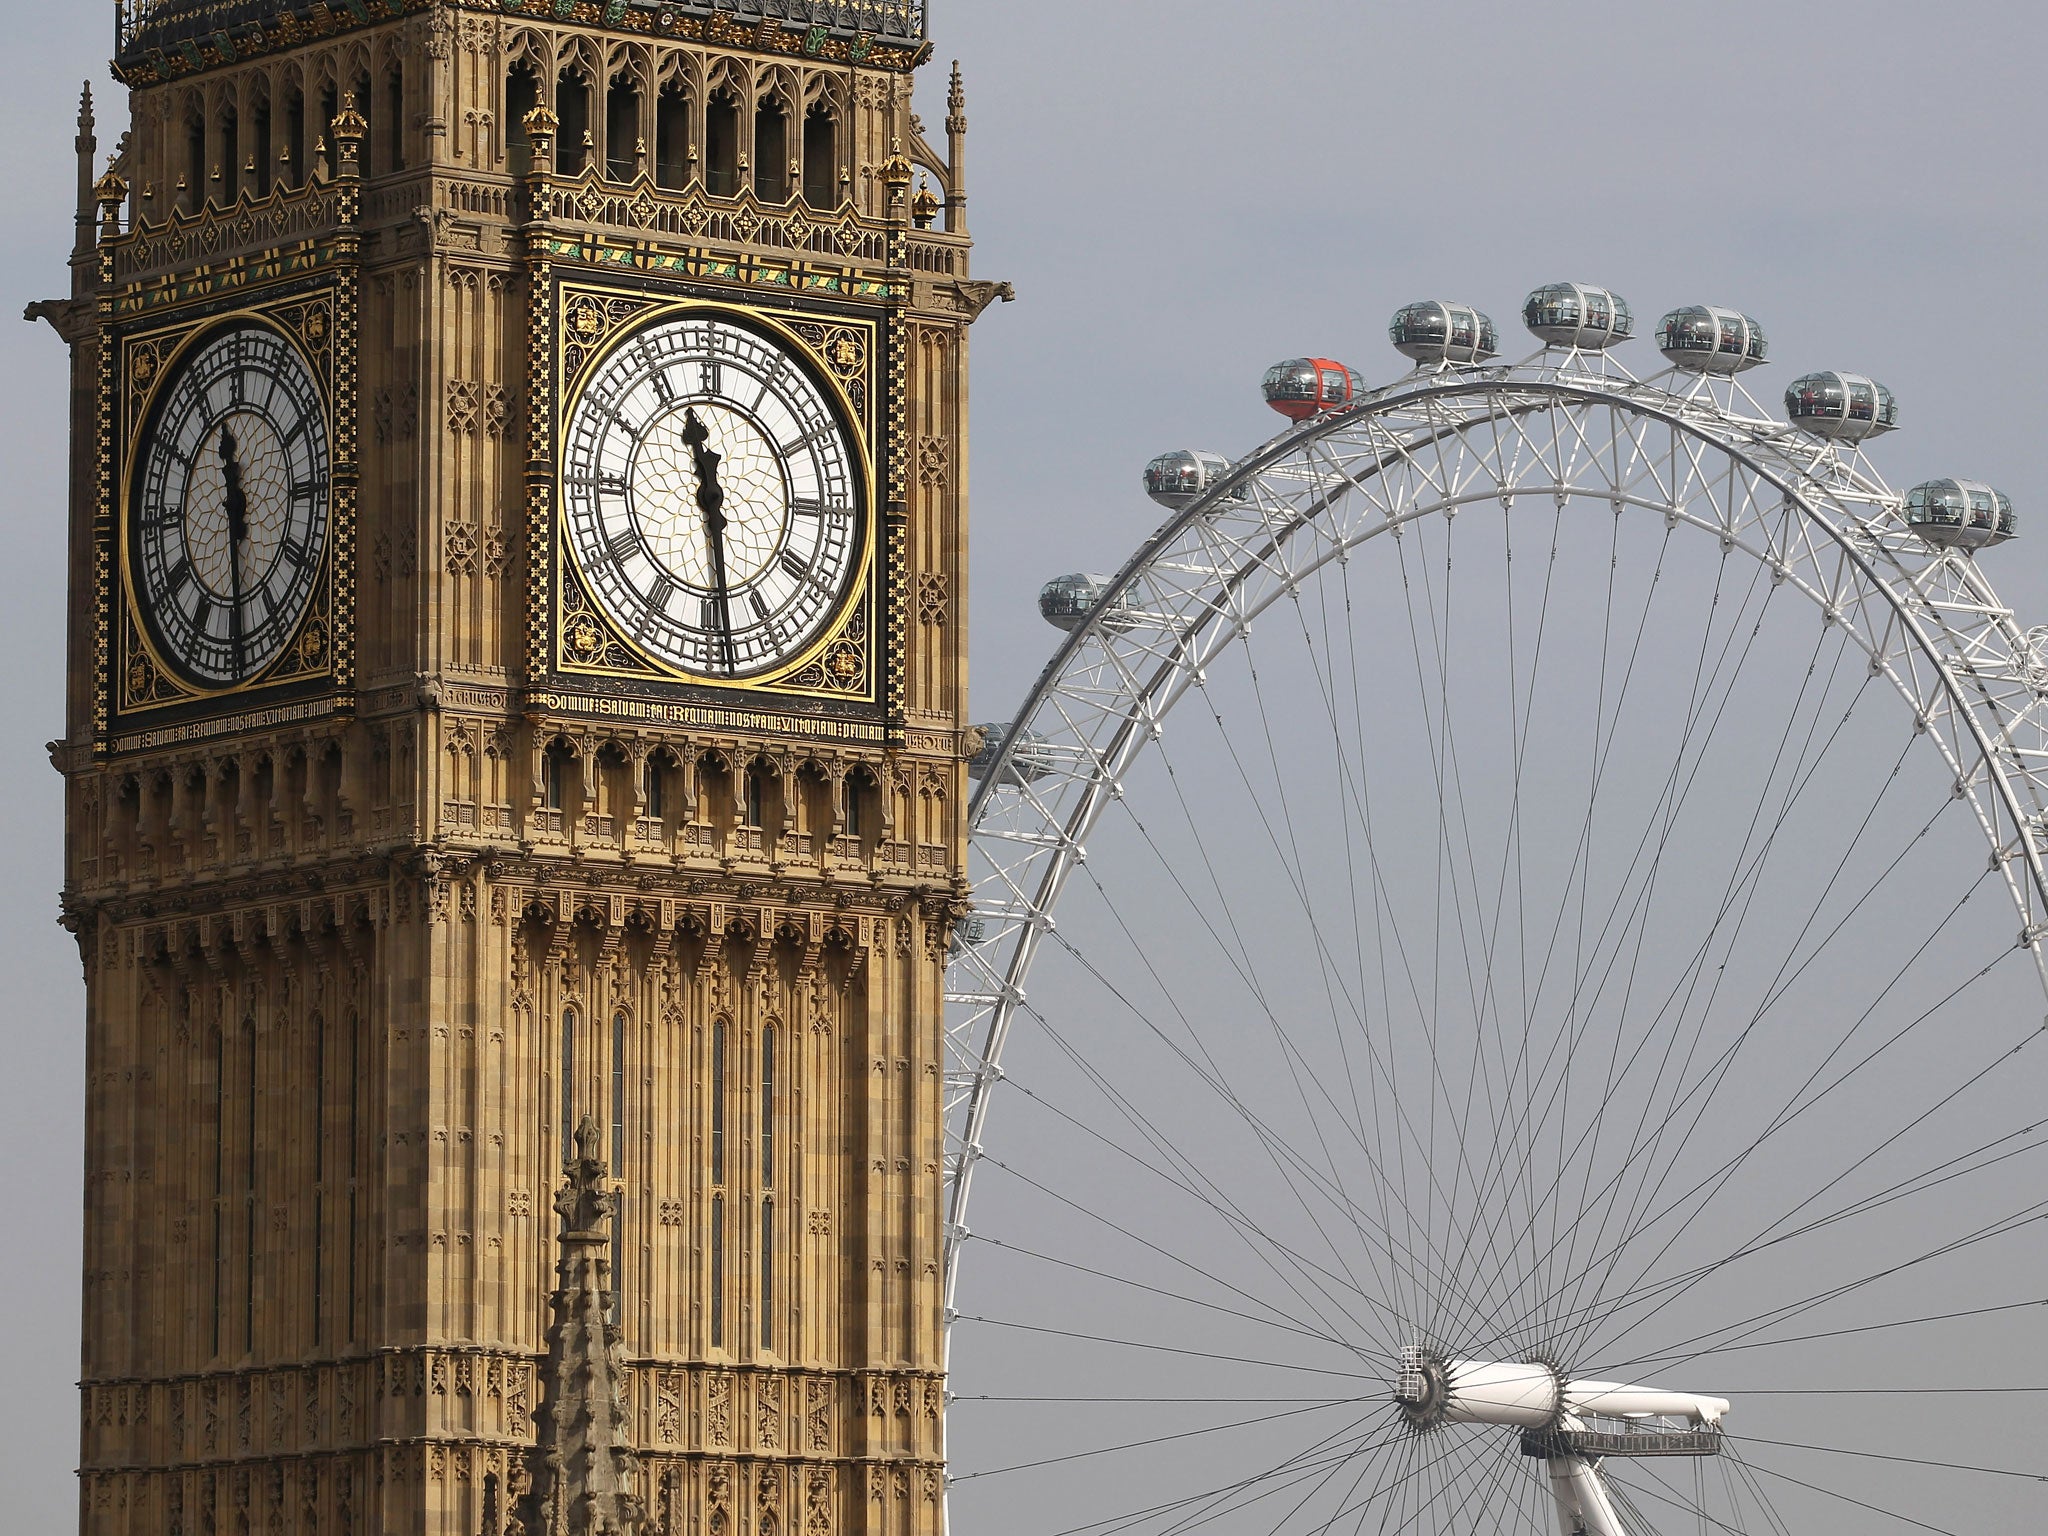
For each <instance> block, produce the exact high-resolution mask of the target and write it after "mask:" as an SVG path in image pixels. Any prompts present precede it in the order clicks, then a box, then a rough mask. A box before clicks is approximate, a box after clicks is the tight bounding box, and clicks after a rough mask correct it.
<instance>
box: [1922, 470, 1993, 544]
mask: <svg viewBox="0 0 2048 1536" xmlns="http://www.w3.org/2000/svg"><path fill="white" fill-rule="evenodd" d="M1906 522H1907V524H1908V525H1909V526H1910V527H1911V528H1912V529H1913V531H1914V532H1915V533H1917V534H1919V535H1920V537H1921V538H1923V539H1925V540H1926V541H1927V542H1928V543H1930V544H1933V545H1936V546H1938V547H1939V548H1942V549H1982V548H1983V547H1984V546H1985V545H1987V544H2003V543H2004V542H2005V541H2006V540H2007V539H2009V538H2012V537H2013V536H2014V535H2015V534H2016V533H2018V532H2019V524H2018V520H2017V519H2016V518H2015V517H2014V516H2013V511H2012V499H2011V498H2010V497H2008V496H2007V495H2006V494H2005V493H2004V492H2003V491H2000V490H1996V489H1994V488H1993V487H1991V486H1988V485H1985V484H1984V483H1983V482H1982V481H1978V480H1929V481H1928V482H1926V483H1925V484H1924V485H1916V486H1914V487H1913V489H1912V490H1910V491H1908V492H1907V493H1906Z"/></svg>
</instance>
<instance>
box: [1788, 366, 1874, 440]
mask: <svg viewBox="0 0 2048 1536" xmlns="http://www.w3.org/2000/svg"><path fill="white" fill-rule="evenodd" d="M1785 414H1786V416H1788V417H1789V418H1790V419H1791V422H1792V425H1793V426H1795V427H1798V428H1799V429H1800V430H1801V431H1803V432H1811V433H1812V434H1813V435H1814V436H1815V437H1826V438H1832V439H1834V440H1835V441H1836V442H1842V443H1860V442H1862V441H1863V439H1864V438H1866V437H1875V436H1877V435H1878V433H1880V432H1889V431H1891V430H1892V428H1894V427H1896V426H1897V425H1898V424H1899V402H1898V401H1897V400H1895V399H1893V398H1892V392H1891V391H1890V390H1888V389H1886V388H1885V387H1884V386H1883V385H1882V384H1880V383H1878V382H1877V381H1876V380H1875V379H1866V378H1864V377H1863V375H1862V374H1860V373H1805V374H1801V375H1800V376H1799V377H1798V378H1796V379H1794V380H1793V381H1792V383H1791V386H1790V387H1789V388H1788V389H1787V390H1786V391H1785Z"/></svg>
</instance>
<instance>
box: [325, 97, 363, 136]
mask: <svg viewBox="0 0 2048 1536" xmlns="http://www.w3.org/2000/svg"><path fill="white" fill-rule="evenodd" d="M369 132H370V121H369V119H368V118H366V117H364V116H363V114H362V113H361V112H359V111H357V110H356V93H355V92H354V91H345V92H343V93H342V98H341V110H340V111H339V112H337V113H335V114H334V139H335V142H336V143H337V144H346V143H347V142H348V141H349V140H350V139H354V140H356V141H357V142H358V143H360V142H362V140H363V139H364V138H365V137H366V136H367V135H368V134H369Z"/></svg>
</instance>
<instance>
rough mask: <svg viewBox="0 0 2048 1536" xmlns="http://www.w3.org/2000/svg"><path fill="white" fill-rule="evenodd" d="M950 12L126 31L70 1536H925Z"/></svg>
mask: <svg viewBox="0 0 2048 1536" xmlns="http://www.w3.org/2000/svg"><path fill="white" fill-rule="evenodd" d="M924 13H925V6H924V4H923V3H922V0H126V4H125V5H124V7H123V11H122V15H121V19H120V30H119V35H118V39H117V51H116V60H115V72H116V75H117V76H118V78H119V79H120V81H121V82H122V83H123V84H125V85H126V87H127V88H128V90H129V92H130V100H131V107H132V129H131V132H130V134H129V136H128V137H127V138H126V139H124V141H123V143H122V145H121V148H120V152H119V153H118V154H117V155H116V156H115V157H114V158H113V160H112V163H111V165H110V167H109V168H108V169H106V170H105V172H104V174H101V175H98V178H97V180H95V179H94V175H95V173H96V172H97V171H98V169H99V168H98V166H97V165H96V164H94V163H93V162H92V155H93V153H94V149H93V142H92V130H91V122H90V110H89V108H88V111H87V113H86V115H85V118H84V120H83V122H82V126H81V133H80V140H79V150H80V156H81V177H80V180H81V195H80V232H79V240H78V243H77V247H76V249H75V251H74V256H73V262H72V272H73V282H72V293H71V296H70V297H69V298H68V299H67V300H62V301H56V302H53V303H50V304H46V305H40V306H37V307H36V311H35V312H36V313H38V314H41V315H43V316H44V317H46V318H49V319H51V320H52V321H53V322H54V323H55V324H56V326H57V328H58V329H59V331H60V332H61V333H62V334H63V336H64V338H65V340H66V341H68V342H69V343H70V345H71V348H72V356H73V399H74V402H75V407H74V426H73V433H74V452H73V460H72V462H73V466H74V468H73V490H72V500H71V514H70V527H71V543H70V548H71V551H72V559H71V635H70V656H71V677H70V688H69V694H68V699H69V718H68V720H67V722H66V729H65V734H64V738H63V740H62V741H61V742H59V743H57V744H55V745H54V747H53V753H54V755H55V757H56V759H57V761H58V766H59V767H60V768H61V770H62V771H63V773H64V776H65V779H66V795H67V801H66V825H67V833H68V846H67V855H66V869H65V885H64V913H65V921H66V923H67V925H68V926H69V927H70V928H71V929H72V930H73V932H74V933H75V934H76V936H77V939H78V943H79V946H80V951H81V954H82V956H83V959H84V965H85V975H86V982H87V999H88V1000H87V1018H86V1041H87V1085H86V1088H87V1118H86V1188H85V1204H86V1216H85V1254H84V1318H85V1326H84V1335H85V1336H84V1344H83V1368H82V1376H83V1392H84V1405H83V1419H82V1423H83V1444H82V1450H81V1457H82V1470H81V1484H82V1486H81V1527H82V1529H84V1530H86V1531H89V1532H95V1533H97V1532H105V1533H110V1536H111V1533H116V1532H118V1533H123V1536H129V1533H132V1536H144V1533H149V1536H161V1533H174V1536H215V1533H223V1536H225V1533H243V1532H264V1533H268V1532H294V1533H307V1536H312V1533H320V1536H372V1533H374V1536H385V1533H400V1532H421V1533H434V1536H472V1533H476V1532H483V1533H485V1536H501V1533H504V1532H508V1531H511V1530H514V1529H520V1530H523V1531H526V1532H529V1533H531V1532H537V1531H542V1530H545V1531H550V1532H556V1531H559V1532H562V1533H567V1532H570V1531H584V1530H592V1531H595V1530H597V1529H599V1528H603V1529H614V1528H619V1529H628V1528H630V1527H631V1526H632V1525H634V1524H638V1525H639V1527H640V1528H641V1529H644V1530H646V1531H650V1532H662V1533H676V1536H785V1533H790V1536H795V1533H798V1532H800V1533H801V1536H859V1533H866V1532H888V1533H890V1536H936V1533H937V1532H939V1531H940V1529H941V1527H942V1523H943V1510H944V1489H943V1466H944V1454H945V1446H944V1419H945V1386H944V1381H943V1379H942V1375H941V1368H942V1338H943V1327H944V1319H943V1315H942V1301H941V1278H942V1277H941V1274H940V1266H941V1263H942V1248H943V1243H942V1232H941V1228H940V1223H941V1219H942V1218H941V1204H940V1190H941V1178H942V1157H943V1153H942V1104H943V1097H944V1086H945V1084H944V1061H943V1039H942V990H943V968H944V962H945V956H946V952H947V947H948V944H949V941H950V937H951V930H952V925H953V923H954V921H955V919H956V918H957V917H958V916H959V915H960V913H961V911H962V906H963V901H964V897H965V885H964V878H963V871H964V823H963V817H962V811H963V808H964V793H965V781H964V772H965V770H964V760H965V753H966V749H967V745H968V743H967V740H966V732H965V729H964V725H963V714H962V711H963V709H964V705H965V689H966V662H965V652H964V643H963V642H964V625H963V620H964V617H965V615H964V611H963V609H964V592H963V582H964V577H965V553H964V551H965V535H966V468H967V454H966V443H967V435H966V434H967V372H966V363H967V357H966V338H967V328H968V326H969V325H970V324H971V322H972V321H973V320H974V319H975V317H976V316H977V315H979V313H980V312H981V311H982V309H983V308H984V307H985V306H986V305H987V304H989V303H990V302H991V301H992V300H993V299H995V298H996V297H999V296H1000V297H1005V298H1007V297H1008V290H1007V288H1005V287H1002V286H1001V285H997V284H993V283H988V282H980V281H976V280H974V279H972V278H971V277H970V276H969V273H968V248H969V241H968V238H967V232H966V196H965V189H964V184H963V171H964V153H963V149H964V139H965V132H966V121H965V116H964V107H963V98H962V93H961V88H960V82H959V76H958V72H957V71H955V73H954V76H953V78H952V81H951V82H950V90H949V91H948V94H947V96H946V100H945V103H944V117H943V122H942V131H940V132H936V133H934V132H933V131H932V130H931V129H929V128H928V127H927V126H926V124H925V123H924V121H923V120H922V119H920V117H919V116H918V115H917V114H916V113H915V112H914V111H913V110H912V85H913V78H914V76H915V74H916V71H917V70H918V68H919V66H921V65H922V64H923V63H924V62H925V61H926V59H927V57H928V55H929V53H930V46H929V44H928V43H927V41H926V37H925V14H924ZM565 1170H573V1178H572V1179H571V1182H570V1183H569V1184H568V1185H567V1186H566V1187H565V1185H564V1179H565ZM558 1213H559V1214H558ZM558 1260H559V1264H558ZM572 1271H573V1274H574V1276H575V1277H580V1278H577V1279H575V1282H574V1284H570V1279H569V1277H571V1274H572ZM565 1286H566V1287H567V1289H564V1288H563V1287H565ZM579 1287H580V1288H579ZM578 1298H581V1299H580V1300H579V1299H578ZM551 1304H552V1305H551ZM551 1315H552V1316H553V1317H554V1319H555V1321H554V1323H553V1324H551V1322H550V1318H551ZM564 1319H569V1321H564ZM578 1319H580V1321H577V1320H578ZM572 1324H573V1326H574V1328H575V1329H579V1330H581V1331H580V1332H578V1333H577V1334H576V1336H577V1337H578V1338H586V1339H587V1338H593V1337H594V1338H597V1340H598V1343H597V1344H596V1345H595V1346H590V1347H597V1348H599V1349H600V1350H601V1352H602V1353H604V1354H605V1356H606V1359H607V1362H608V1363H607V1364H606V1365H605V1367H604V1369H602V1370H599V1371H595V1372H594V1373H593V1371H592V1370H590V1369H584V1368H581V1367H579V1366H577V1365H576V1363H575V1361H574V1360H573V1359H572V1358H568V1356H567V1355H565V1351H570V1350H571V1344H570V1342H569V1332H570V1331H571V1327H572ZM593 1329H594V1330H596V1332H595V1333H594V1334H593V1333H592V1332H591V1330H593ZM595 1378H601V1379H602V1380H603V1381H604V1382H605V1383H606V1384H607V1386H606V1391H607V1393H608V1394H609V1401H610V1402H614V1403H616V1404H618V1405H619V1407H620V1410H621V1412H620V1414H619V1415H618V1416H616V1418H609V1417H608V1419H607V1424H606V1426H605V1427H604V1431H603V1433H602V1434H601V1435H600V1436H599V1437H598V1438H599V1439H601V1440H602V1441H603V1443H604V1444H605V1445H606V1446H608V1447H610V1446H616V1447H617V1452H616V1456H617V1459H616V1461H615V1462H613V1463H610V1465H611V1466H612V1468H613V1471H614V1472H615V1473H617V1474H618V1476H619V1477H620V1478H622V1479H623V1481H622V1482H620V1483H619V1485H618V1487H617V1489H615V1490H614V1495H608V1497H613V1498H614V1502H613V1503H607V1504H603V1506H602V1507H603V1509H604V1510H607V1511H610V1510H614V1509H616V1510H621V1511H626V1512H627V1513H626V1515H625V1516H624V1517H623V1518H624V1519H625V1521H626V1523H625V1525H622V1526H618V1527H614V1526H613V1525H611V1524H607V1523H605V1522H604V1521H603V1520H600V1519H598V1518H597V1513H596V1512H597V1511H598V1510H599V1508H600V1502H601V1501H600V1500H599V1499H598V1498H597V1496H596V1495H595V1494H591V1495H590V1496H589V1497H580V1496H578V1494H577V1489H578V1487H579V1486H580V1485H579V1484H578V1483H577V1481H576V1480H577V1479H578V1478H579V1477H581V1476H583V1473H582V1472H580V1471H578V1470H577V1469H578V1467H579V1466H580V1465H582V1463H583V1462H585V1461H588V1460H590V1459H591V1456H592V1455H594V1452H590V1451H589V1449H588V1445H589V1444H595V1443H596V1442H595V1441H590V1442H588V1443H587V1444H586V1443H585V1442H578V1444H583V1445H584V1450H583V1451H581V1452H578V1451H576V1449H575V1447H573V1446H571V1445H570V1443H569V1442H568V1441H567V1440H566V1439H564V1438H563V1437H564V1436H565V1435H566V1434H567V1431H566V1430H565V1429H564V1428H563V1426H564V1425H565V1424H567V1423H569V1422H570V1421H571V1420H572V1419H573V1420H575V1421H576V1422H577V1423H581V1424H584V1425H585V1427H586V1429H587V1428H588V1427H589V1424H590V1423H591V1422H592V1421H591V1418H590V1415H589V1413H588V1412H587V1411H586V1409H587V1406H588V1405H583V1406H582V1407H579V1406H578V1405H576V1404H574V1403H572V1402H570V1401H568V1400H567V1398H566V1397H565V1394H571V1395H573V1392H574V1390H576V1389H575V1388H574V1387H573V1385H571V1384H573V1383H575V1382H578V1381H583V1382H588V1381H590V1380H592V1379H595ZM579 1414H580V1415H581V1417H578V1415H579ZM551 1435H552V1436H553V1437H554V1438H553V1439H550V1436H551ZM537 1441H538V1442H539V1444H540V1451H539V1453H538V1454H537V1453H536V1451H535V1447H536V1442H537ZM607 1454H610V1453H609V1452H608V1453H607ZM579 1458H580V1459H579ZM610 1518H611V1516H610V1515H609V1514H607V1515H606V1516H605V1519H606V1520H609V1519H610Z"/></svg>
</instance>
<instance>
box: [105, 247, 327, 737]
mask: <svg viewBox="0 0 2048 1536" xmlns="http://www.w3.org/2000/svg"><path fill="white" fill-rule="evenodd" d="M353 299H354V294H353V290H352V289H351V287H350V286H349V285H348V284H347V283H346V282H345V281H332V280H330V281H326V282H321V283H318V284H314V285H311V286H299V287H293V288H291V289H289V290H285V291H279V292H274V293H270V294H265V295H263V296H261V297H260V298H249V299H245V300H244V301H243V302H241V303H239V304H234V305H229V306H222V307H218V308H215V307H207V308H204V309H199V308H196V307H195V308H193V309H189V310H183V311H179V312H176V313H172V314H168V315H165V316H163V317H162V318H160V319H155V320H153V322H152V323H149V324H139V325H131V326H126V327H122V328H121V329H119V330H117V331H115V332H113V333H112V334H110V336H109V338H108V346H107V349H106V354H105V366H104V373H103V381H102V388H103V413H102V420H103V422H104V423H105V425H106V427H107V428H108V430H107V432H106V435H105V438H104V440H103V442H104V446H103V448H102V455H103V468H104V470H105V479H104V481H103V484H104V486H105V491H104V494H103V498H102V507H101V516H100V519H99V521H100V530H99V536H100V541H101V543H102V547H103V549H104V551H105V554H106V557H107V559H106V567H105V568H106V572H107V575H106V579H105V581H104V583H103V590H102V592H101V600H100V609H101V614H102V617H103V625H104V628H103V631H102V639H101V647H102V656H103V660H102V666H101V675H100V689H101V695H102V698H101V709H100V710H99V711H98V713H99V715H100V719H101V723H102V729H101V732H100V736H101V740H102V742H103V743H109V742H110V743H111V744H112V745H113V746H115V747H116V748H127V747H147V746H154V745H162V744H165V743H166V742H169V741H172V740H178V739H188V738H199V737H204V736H210V735H216V734H220V733H223V732H229V731H233V730H236V729H239V728H241V726H242V725H244V724H246V723H247V721H248V719H249V714H250V712H251V710H252V709H262V710H263V712H264V713H265V714H267V715H270V716H273V717H275V718H299V717H303V718H308V719H310V718H315V717H318V716H322V715H328V714H333V713H335V712H337V711H339V710H340V709H342V708H344V707H345V704H346V695H347V694H348V691H349V690H350V689H351V688H352V687H353V682H354V679H353V667H352V663H351V658H352V655H353V649H354V634H353V631H354V622H353V621H354V615H353V603H352V602H351V601H350V599H351V597H352V595H353V570H354V566H353V556H354V544H355V523H356V516H355V512H356V505H355V503H356V497H355V483H354V480H355V477H354V464H355V453H356V443H355V437H356V431H355V422H354V420H353V415H354V413H353V412H352V411H351V410H348V409H346V408H345V407H346V404H347V402H348V401H350V400H352V399H353V394H354V391H353V388H352V379H353V369H354V365H355V358H354V350H355V337H354V330H355V327H354V303H353ZM238 324H239V325H246V324H254V325H258V326H261V327H263V328H264V329H266V330H269V331H270V332H272V333H273V334H275V335H276V336H278V337H279V338H280V339H281V340H283V341H284V343H285V344H286V345H287V346H289V347H291V349H292V350H293V351H294V352H295V353H296V354H297V355H298V357H299V359H300V361H301V362H303V363H304V364H305V366H306V369H307V371H308V373H309V374H310V375H311V376H312V379H313V383H314V387H315V390H316V392H317V393H318V396H319V400H320V409H321V410H322V411H323V412H324V413H325V421H326V426H327V437H328V466H327V469H328V507H327V538H326V547H325V549H324V550H323V551H322V552H321V556H320V565H321V569H320V570H319V571H318V573H317V574H316V576H315V578H314V583H313V588H312V592H311V594H310V596H309V597H308V599H307V602H306V606H305V608H304V610H303V612H301V613H300V615H299V617H298V620H297V622H296V623H295V624H294V625H293V628H292V634H291V638H290V639H289V640H288V641H287V642H286V643H285V645H284V647H283V649H282V650H280V651H279V652H278V654H277V655H276V656H274V657H273V658H272V659H271V661H270V662H269V663H268V664H267V665H266V666H265V667H264V668H263V669H262V670H261V671H260V672H258V673H257V674H256V675H255V676H254V677H250V678H247V679H244V680H242V681H240V682H237V683H231V684H227V685H224V686H221V687H217V688H209V687H205V686H203V685H200V684H195V683H193V682H192V681H190V680H189V679H187V678H186V677H184V676H183V675H182V674H181V673H180V672H179V671H178V670H177V669H176V668H175V667H174V666H173V665H171V664H170V663H169V662H168V660H167V659H166V658H165V657H164V656H163V655H162V653H161V652H160V650H159V649H158V647H157V644H156V641H155V639H154V637H153V636H152V635H151V634H150V632H149V626H148V624H147V623H146V622H145V621H144V618H143V615H142V607H141V597H140V594H139V593H138V591H137V589H136V584H135V576H134V569H133V549H132V544H133V528H132V526H131V524H132V518H131V513H132V510H133V507H132V503H133V498H134V487H135V476H136V473H137V470H138V467H139V459H140V455H141V453H142V451H143V448H144V441H143V439H144V437H145V434H146V429H147V426H148V424H149V422H150V421H151V419H152V418H153V416H154V415H155V413H156V411H157V409H158V407H159V405H160V403H161V400H162V397H163V390H164V383H165V380H166V379H168V378H171V377H172V376H174V375H175V373H176V372H177V369H178V367H179V365H180V364H181V363H182V362H183V361H184V360H185V359H186V358H188V357H189V356H191V355H192V353H193V351H194V350H195V349H196V348H198V347H201V346H203V345H204V344H205V343H206V341H207V339H208V338H209V337H211V336H213V335H215V334H217V333H218V332H219V331H221V330H223V329H225V328H227V327H230V326H234V325H238ZM265 706H270V707H269V708H265ZM222 710H227V711H231V713H229V714H226V715H225V716H223V715H221V714H220V712H221V711H222ZM201 716H207V717H213V718H206V719H201V718H199V717H201Z"/></svg>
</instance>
